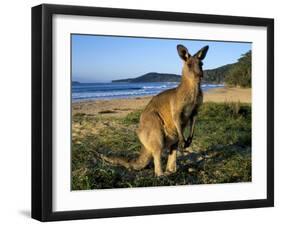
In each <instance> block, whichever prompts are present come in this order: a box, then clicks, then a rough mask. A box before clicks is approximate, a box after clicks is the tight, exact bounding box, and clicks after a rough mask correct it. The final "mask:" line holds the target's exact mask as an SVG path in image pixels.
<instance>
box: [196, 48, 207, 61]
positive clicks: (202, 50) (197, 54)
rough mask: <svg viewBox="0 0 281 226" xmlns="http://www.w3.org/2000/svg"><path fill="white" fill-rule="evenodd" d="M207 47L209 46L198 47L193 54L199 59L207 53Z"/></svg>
mask: <svg viewBox="0 0 281 226" xmlns="http://www.w3.org/2000/svg"><path fill="white" fill-rule="evenodd" d="M208 49H209V46H205V47H203V48H202V49H200V50H199V51H198V52H197V53H196V54H195V55H194V56H195V57H197V58H198V59H199V60H203V59H204V58H205V56H206V55H207V52H208Z"/></svg>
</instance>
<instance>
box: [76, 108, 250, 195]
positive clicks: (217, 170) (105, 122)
mask: <svg viewBox="0 0 281 226" xmlns="http://www.w3.org/2000/svg"><path fill="white" fill-rule="evenodd" d="M140 114H141V111H135V112H132V113H129V114H128V115H127V116H126V117H124V118H116V117H112V116H110V115H108V114H98V115H89V114H81V113H80V114H75V115H73V124H72V133H73V139H72V189H73V190H85V189H100V188H103V189H105V188H125V187H126V188H127V187H146V186H168V185H185V184H213V183H234V182H248V181H251V106H250V105H248V104H241V103H224V104H218V103H204V104H203V106H202V107H201V109H200V112H199V116H198V122H197V124H196V131H195V135H194V140H193V143H192V145H191V147H190V148H188V149H186V151H185V152H182V153H179V154H178V160H177V164H178V170H177V172H176V173H175V174H172V175H170V176H162V177H159V178H157V177H155V176H154V172H153V163H150V164H149V165H148V166H147V167H146V168H145V169H143V170H141V171H128V170H127V169H125V168H123V167H121V166H113V165H110V164H108V163H106V162H104V161H102V160H101V159H99V158H98V157H97V153H102V154H105V155H111V156H124V157H126V158H128V159H132V158H135V157H136V156H137V155H138V152H139V150H140V143H139V141H138V138H137V136H136V133H135V130H136V128H137V126H138V121H139V116H140ZM186 133H187V131H186ZM186 135H187V134H186ZM165 153H166V156H163V166H165V162H166V161H167V160H166V157H167V152H165Z"/></svg>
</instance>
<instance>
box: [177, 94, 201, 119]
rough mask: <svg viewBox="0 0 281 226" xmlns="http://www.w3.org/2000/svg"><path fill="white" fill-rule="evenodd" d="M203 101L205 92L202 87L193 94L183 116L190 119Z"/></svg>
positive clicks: (183, 111) (184, 108) (184, 107)
mask: <svg viewBox="0 0 281 226" xmlns="http://www.w3.org/2000/svg"><path fill="white" fill-rule="evenodd" d="M202 102H203V94H202V91H201V89H198V91H196V92H194V93H193V96H191V98H190V99H189V101H187V102H186V104H185V105H184V106H183V110H182V118H183V119H184V120H186V119H188V118H189V117H190V115H191V114H192V113H193V111H194V110H196V109H197V108H198V107H199V106H200V105H201V104H202Z"/></svg>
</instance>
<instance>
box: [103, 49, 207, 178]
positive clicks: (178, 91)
mask: <svg viewBox="0 0 281 226" xmlns="http://www.w3.org/2000/svg"><path fill="white" fill-rule="evenodd" d="M208 49H209V47H208V46H205V47H203V48H202V49H200V50H199V51H198V52H197V53H196V54H194V55H193V56H191V55H190V54H189V52H188V50H187V48H186V47H185V46H183V45H177V51H178V54H179V56H180V58H181V59H182V60H183V68H182V78H181V82H180V84H179V85H178V86H177V87H176V88H173V89H169V90H166V91H163V92H162V93H160V94H158V95H156V96H154V97H153V98H152V99H151V101H150V102H149V103H148V104H147V106H146V107H145V109H144V111H143V112H142V114H141V116H140V123H139V127H138V129H137V135H138V138H139V140H140V142H141V146H142V148H141V151H140V155H139V157H138V158H136V159H134V160H131V161H129V160H126V159H124V158H119V157H106V156H102V158H103V159H104V160H105V161H107V162H110V163H112V164H115V165H122V166H124V167H126V168H128V169H134V170H140V169H143V168H144V167H146V166H147V165H148V163H149V162H150V161H151V160H152V159H153V161H154V172H155V175H156V176H162V175H163V174H164V173H163V170H162V164H161V154H162V152H163V150H165V149H168V150H169V155H168V161H167V166H166V171H165V175H169V174H171V173H175V172H176V170H177V165H176V155H177V149H179V150H182V149H184V148H187V147H189V146H190V144H191V142H192V139H193V134H194V127H195V121H196V116H197V112H198V108H199V106H200V105H201V104H202V102H203V93H202V90H201V87H200V83H201V79H202V77H203V70H202V65H203V63H202V60H203V59H204V58H205V56H206V54H207V51H208ZM188 125H190V131H189V136H188V138H187V139H186V140H185V138H184V135H183V132H184V129H185V128H186V127H187V126H188Z"/></svg>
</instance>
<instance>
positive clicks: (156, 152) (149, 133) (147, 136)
mask: <svg viewBox="0 0 281 226" xmlns="http://www.w3.org/2000/svg"><path fill="white" fill-rule="evenodd" d="M138 136H139V139H140V141H141V143H142V144H143V146H144V147H145V149H146V150H147V151H148V152H150V153H151V155H152V157H153V162H154V172H155V175H156V176H162V175H163V171H162V162H161V154H162V151H163V149H164V135H163V130H162V126H161V121H160V120H159V118H158V116H157V115H155V114H153V113H150V114H147V115H143V116H142V117H141V121H140V129H139V132H138Z"/></svg>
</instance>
